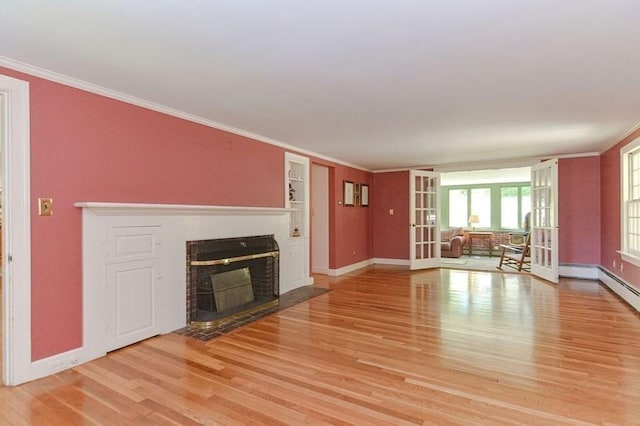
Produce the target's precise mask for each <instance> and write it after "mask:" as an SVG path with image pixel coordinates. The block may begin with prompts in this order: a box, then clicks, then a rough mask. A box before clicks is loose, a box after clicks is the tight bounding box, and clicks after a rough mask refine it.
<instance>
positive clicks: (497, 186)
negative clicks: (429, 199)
mask: <svg viewBox="0 0 640 426" xmlns="http://www.w3.org/2000/svg"><path fill="white" fill-rule="evenodd" d="M503 187H518V210H519V212H518V218H519V222H518V228H503V227H502V211H501V207H502V206H501V188H503ZM523 187H531V182H500V183H489V184H487V183H481V184H473V185H447V186H443V187H441V194H442V211H441V213H442V216H441V221H442V225H443V227H451V226H452V225H451V224H450V223H449V209H450V207H451V206H450V199H449V191H450V190H461V189H464V190H467V191H468V196H467V215H466V216H467V217H468V216H469V215H470V214H472V213H471V191H472V190H473V189H482V188H488V189H489V190H490V194H491V195H490V197H491V221H490V222H491V226H490V227H488V228H487V227H478V226H476V227H475V228H476V230H489V229H491V230H494V231H496V232H524V228H523V227H522V223H520V218H521V216H522V212H521V211H520V210H521V209H522V188H523ZM465 228H466V229H471V227H470V226H469V224H467V225H466V226H465Z"/></svg>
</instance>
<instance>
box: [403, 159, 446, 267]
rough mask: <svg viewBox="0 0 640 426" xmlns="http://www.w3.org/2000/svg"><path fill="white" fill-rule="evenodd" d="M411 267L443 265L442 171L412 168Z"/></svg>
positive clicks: (410, 207)
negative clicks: (441, 224) (425, 170)
mask: <svg viewBox="0 0 640 426" xmlns="http://www.w3.org/2000/svg"><path fill="white" fill-rule="evenodd" d="M409 197H410V201H409V214H410V218H409V221H410V224H411V230H410V237H409V241H410V249H409V251H410V259H409V267H410V268H411V269H424V268H437V267H439V266H440V214H439V212H440V173H436V172H423V171H420V170H411V173H410V178H409Z"/></svg>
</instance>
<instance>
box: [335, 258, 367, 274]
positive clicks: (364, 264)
mask: <svg viewBox="0 0 640 426" xmlns="http://www.w3.org/2000/svg"><path fill="white" fill-rule="evenodd" d="M369 265H373V259H367V260H363V261H362V262H358V263H352V264H351V265H347V266H343V267H342V268H338V269H329V273H328V274H327V275H329V276H330V277H339V276H340V275H344V274H348V273H349V272H353V271H355V270H358V269H362V268H365V267H367V266H369Z"/></svg>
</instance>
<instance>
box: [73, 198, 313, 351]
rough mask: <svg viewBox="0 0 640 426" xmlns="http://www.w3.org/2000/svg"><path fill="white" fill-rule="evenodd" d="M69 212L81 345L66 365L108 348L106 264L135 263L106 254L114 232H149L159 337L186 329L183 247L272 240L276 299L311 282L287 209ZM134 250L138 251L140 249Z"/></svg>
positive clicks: (89, 207)
mask: <svg viewBox="0 0 640 426" xmlns="http://www.w3.org/2000/svg"><path fill="white" fill-rule="evenodd" d="M75 206H76V207H79V208H82V229H83V237H82V238H83V249H82V250H83V309H84V313H83V338H84V346H83V348H82V351H81V353H80V354H79V355H78V356H77V358H75V359H74V360H72V362H74V361H76V362H84V361H88V360H90V359H94V358H97V357H99V356H102V355H104V354H105V353H106V352H107V351H108V350H109V349H112V348H105V343H104V340H105V338H104V335H105V331H104V330H105V328H107V329H108V328H109V326H108V324H107V322H108V321H109V319H110V318H111V317H112V315H111V313H110V308H109V306H110V305H109V303H110V302H108V301H109V300H110V299H109V297H111V296H110V294H109V291H111V290H110V289H109V284H108V283H107V281H108V278H105V276H108V275H109V273H110V272H109V271H110V270H112V268H113V267H114V266H115V267H119V266H118V265H125V266H126V265H127V262H131V264H133V263H135V262H136V261H137V260H139V259H141V258H137V257H136V253H135V252H128V253H125V254H124V255H114V254H113V253H114V248H113V247H114V242H113V241H112V240H113V239H114V235H117V234H122V233H125V234H126V233H131V234H135V233H136V229H140V230H144V232H147V230H152V231H151V233H152V234H153V237H152V238H148V239H147V240H148V241H151V240H153V242H152V243H149V244H148V247H151V245H153V246H154V248H153V249H152V251H153V254H152V255H151V257H149V259H150V260H149V262H152V266H151V267H152V268H153V271H154V272H153V273H154V276H157V278H155V279H156V280H157V283H158V284H157V289H156V291H155V293H154V294H155V296H154V297H155V298H156V300H157V303H158V306H157V308H158V309H157V313H158V314H157V317H158V321H159V332H160V333H168V332H171V331H173V330H176V329H179V328H182V327H184V326H185V325H186V242H187V241H193V240H206V239H217V238H233V237H245V236H253V235H270V234H273V235H274V237H275V240H276V241H277V242H278V245H279V247H280V293H281V294H283V293H286V292H288V291H290V290H293V289H294V288H297V287H300V286H303V285H308V284H312V282H313V281H312V279H311V278H310V277H304V276H301V271H304V268H301V265H302V264H304V262H308V257H309V256H308V253H307V252H306V250H305V249H304V247H306V244H303V243H304V242H306V241H304V238H290V237H289V215H290V213H291V211H292V209H287V208H272V207H244V206H240V207H239V206H206V205H181V204H142V203H109V202H93V201H88V202H77V203H75ZM144 232H142V233H144ZM140 241H145V240H144V239H141V240H140ZM136 244H137V243H136ZM115 245H117V244H115ZM135 247H136V246H135V245H134V248H135ZM140 248H141V249H145V248H144V244H142V245H140ZM134 251H135V250H134ZM147 253H150V251H148V252H147ZM110 268H111V269H110ZM302 275H304V273H302ZM154 282H155V281H154Z"/></svg>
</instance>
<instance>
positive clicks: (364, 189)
mask: <svg viewBox="0 0 640 426" xmlns="http://www.w3.org/2000/svg"><path fill="white" fill-rule="evenodd" d="M360 203H361V204H360V205H361V206H363V207H369V185H365V184H364V183H363V184H362V185H361V186H360Z"/></svg>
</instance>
